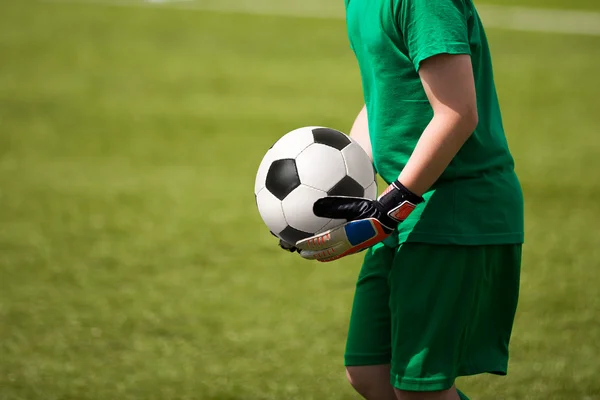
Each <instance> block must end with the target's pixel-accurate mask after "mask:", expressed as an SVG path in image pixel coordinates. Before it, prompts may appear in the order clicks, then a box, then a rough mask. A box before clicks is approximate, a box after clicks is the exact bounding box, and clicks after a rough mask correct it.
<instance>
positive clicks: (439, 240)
mask: <svg viewBox="0 0 600 400" xmlns="http://www.w3.org/2000/svg"><path fill="white" fill-rule="evenodd" d="M524 241H525V234H524V233H523V232H511V233H494V234H473V235H463V234H440V233H427V232H414V231H413V232H410V233H406V234H399V235H398V243H404V242H408V243H411V242H412V243H432V244H451V245H466V246H469V245H471V246H480V245H496V244H522V243H523V242H524Z"/></svg>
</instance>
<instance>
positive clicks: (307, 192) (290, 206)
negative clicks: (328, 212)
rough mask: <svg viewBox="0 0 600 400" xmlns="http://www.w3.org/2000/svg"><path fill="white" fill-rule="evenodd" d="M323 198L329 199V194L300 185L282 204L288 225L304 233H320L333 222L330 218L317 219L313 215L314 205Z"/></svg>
mask: <svg viewBox="0 0 600 400" xmlns="http://www.w3.org/2000/svg"><path fill="white" fill-rule="evenodd" d="M323 197H327V193H325V192H324V191H322V190H317V189H314V188H311V187H308V186H304V185H300V186H299V187H297V188H296V189H295V190H294V191H293V192H292V193H290V194H288V196H287V197H286V198H285V199H284V200H283V202H282V204H283V213H284V215H285V219H286V220H287V223H288V225H289V226H291V227H292V228H295V229H298V230H301V231H303V232H308V233H315V232H318V231H319V230H320V229H321V228H322V227H323V226H325V225H326V224H328V223H329V221H331V219H329V218H321V217H317V216H316V215H315V214H314V213H313V204H314V203H315V201H317V200H318V199H321V198H323Z"/></svg>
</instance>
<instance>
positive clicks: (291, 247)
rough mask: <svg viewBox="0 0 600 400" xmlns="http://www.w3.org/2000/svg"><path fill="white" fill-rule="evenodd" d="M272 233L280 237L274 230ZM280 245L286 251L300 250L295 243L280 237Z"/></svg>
mask: <svg viewBox="0 0 600 400" xmlns="http://www.w3.org/2000/svg"><path fill="white" fill-rule="evenodd" d="M271 235H273V236H275V237H276V238H278V237H277V235H276V234H274V233H273V232H272V231H271ZM278 239H279V238H278ZM279 247H281V248H282V249H283V250H285V251H289V252H290V253H293V252H295V251H298V249H297V248H296V246H294V245H293V244H290V243H288V242H286V241H284V240H283V239H279Z"/></svg>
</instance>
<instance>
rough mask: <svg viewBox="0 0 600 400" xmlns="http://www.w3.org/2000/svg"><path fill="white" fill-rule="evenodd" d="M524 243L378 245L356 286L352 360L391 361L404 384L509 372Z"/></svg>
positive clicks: (419, 387) (396, 382)
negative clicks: (508, 366)
mask: <svg viewBox="0 0 600 400" xmlns="http://www.w3.org/2000/svg"><path fill="white" fill-rule="evenodd" d="M520 270H521V245H520V244H507V245H486V246H454V245H434V244H427V243H404V244H403V245H401V246H400V247H395V248H394V247H388V246H386V245H384V244H381V243H380V244H378V245H376V246H374V247H373V248H371V249H369V250H368V251H367V252H366V256H365V260H364V263H363V266H362V270H361V272H360V276H359V278H358V283H357V285H356V294H355V297H354V305H353V308H352V317H351V319H350V329H349V333H348V342H347V345H346V354H345V363H346V366H364V365H379V364H391V383H392V385H393V386H394V387H396V388H397V389H400V390H408V391H437V390H445V389H448V388H450V387H452V385H453V384H454V380H455V379H456V377H458V376H465V375H475V374H480V373H486V372H487V373H492V374H498V375H506V372H507V364H508V344H509V340H510V335H511V331H512V326H513V321H514V316H515V311H516V308H517V300H518V296H519V276H520Z"/></svg>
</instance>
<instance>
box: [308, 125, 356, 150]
mask: <svg viewBox="0 0 600 400" xmlns="http://www.w3.org/2000/svg"><path fill="white" fill-rule="evenodd" d="M312 133H313V137H314V139H315V143H320V144H324V145H326V146H330V147H333V148H334V149H338V150H342V149H343V148H345V147H346V146H348V145H349V144H350V143H352V142H351V140H350V138H349V137H348V136H346V135H344V134H343V133H342V132H340V131H336V130H335V129H330V128H315V129H313V130H312Z"/></svg>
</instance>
